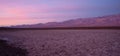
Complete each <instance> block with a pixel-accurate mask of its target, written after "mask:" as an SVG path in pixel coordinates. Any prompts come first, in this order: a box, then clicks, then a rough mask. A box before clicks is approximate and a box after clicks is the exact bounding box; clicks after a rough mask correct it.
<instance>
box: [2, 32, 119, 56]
mask: <svg viewBox="0 0 120 56" xmlns="http://www.w3.org/2000/svg"><path fill="white" fill-rule="evenodd" d="M0 39H3V40H7V41H9V42H8V43H9V44H11V43H12V44H16V45H17V46H19V47H22V48H26V49H27V51H28V52H29V54H28V56H120V30H21V31H0Z"/></svg>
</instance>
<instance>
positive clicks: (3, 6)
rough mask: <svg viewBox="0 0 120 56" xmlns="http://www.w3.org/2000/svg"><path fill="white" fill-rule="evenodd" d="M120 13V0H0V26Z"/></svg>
mask: <svg viewBox="0 0 120 56" xmlns="http://www.w3.org/2000/svg"><path fill="white" fill-rule="evenodd" d="M113 14H120V0H0V26H11V25H22V24H37V23H47V22H61V21H65V20H70V19H77V18H89V17H99V16H105V15H113Z"/></svg>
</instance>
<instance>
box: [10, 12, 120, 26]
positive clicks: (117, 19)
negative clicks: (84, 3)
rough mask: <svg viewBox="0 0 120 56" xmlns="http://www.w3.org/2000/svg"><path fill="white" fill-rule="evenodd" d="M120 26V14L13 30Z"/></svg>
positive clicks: (40, 24)
mask: <svg viewBox="0 0 120 56" xmlns="http://www.w3.org/2000/svg"><path fill="white" fill-rule="evenodd" d="M100 26H120V14H117V15H109V16H102V17H93V18H78V19H73V20H68V21H64V22H48V23H46V24H42V23H39V24H33V25H17V26H12V27H13V28H53V27H100Z"/></svg>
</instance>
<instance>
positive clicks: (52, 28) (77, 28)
mask: <svg viewBox="0 0 120 56" xmlns="http://www.w3.org/2000/svg"><path fill="white" fill-rule="evenodd" d="M87 29H114V30H120V26H98V27H44V28H9V27H0V30H12V31H13V30H87Z"/></svg>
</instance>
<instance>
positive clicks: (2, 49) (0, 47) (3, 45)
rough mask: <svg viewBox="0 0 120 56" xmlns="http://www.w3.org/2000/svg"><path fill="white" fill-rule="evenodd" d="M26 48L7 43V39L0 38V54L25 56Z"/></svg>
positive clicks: (2, 55)
mask: <svg viewBox="0 0 120 56" xmlns="http://www.w3.org/2000/svg"><path fill="white" fill-rule="evenodd" d="M27 53H28V52H27V50H26V49H22V48H19V47H15V46H11V45H9V44H7V41H5V40H0V56H27Z"/></svg>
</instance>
